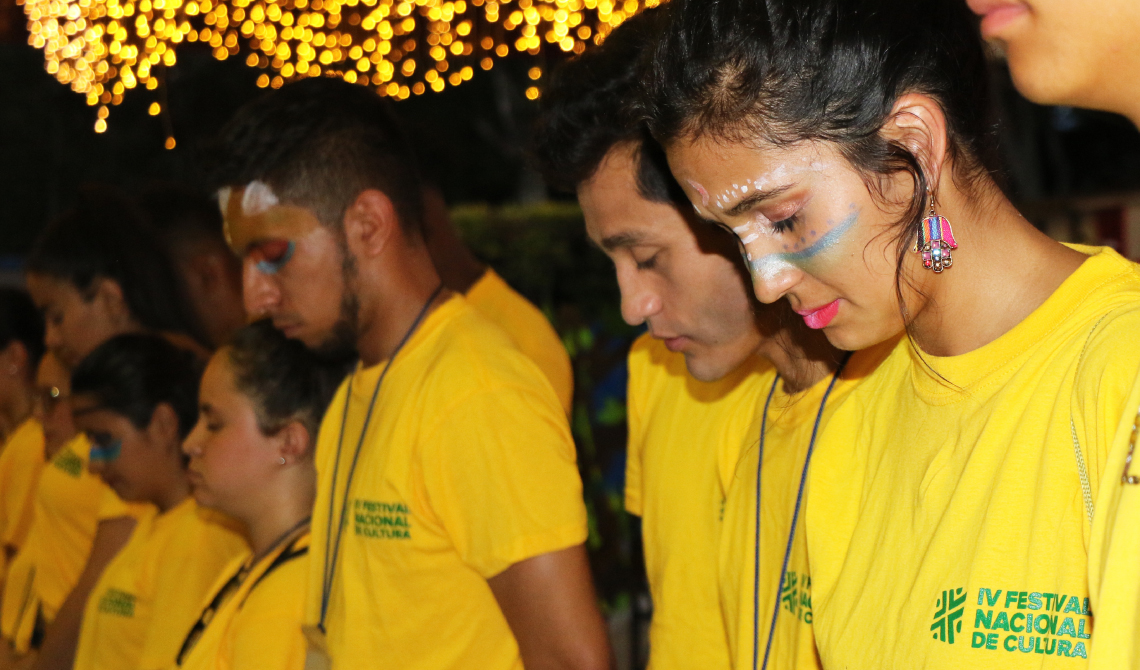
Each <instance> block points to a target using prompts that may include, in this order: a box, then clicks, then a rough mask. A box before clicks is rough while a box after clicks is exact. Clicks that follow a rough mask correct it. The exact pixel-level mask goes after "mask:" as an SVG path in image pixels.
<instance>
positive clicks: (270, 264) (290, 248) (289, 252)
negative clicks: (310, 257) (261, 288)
mask: <svg viewBox="0 0 1140 670" xmlns="http://www.w3.org/2000/svg"><path fill="white" fill-rule="evenodd" d="M296 250H297V243H296V242H294V241H293V240H289V244H288V245H287V246H286V247H285V253H284V254H282V255H281V258H279V259H277V260H275V261H266V260H263V261H257V269H258V270H260V271H262V272H264V273H265V274H267V275H275V274H277V273H278V271H280V270H281V268H283V267H285V264H286V263H288V262H289V259H290V258H292V257H293V252H294V251H296Z"/></svg>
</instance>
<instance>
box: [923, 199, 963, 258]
mask: <svg viewBox="0 0 1140 670" xmlns="http://www.w3.org/2000/svg"><path fill="white" fill-rule="evenodd" d="M934 205H935V200H934V194H933V193H931V194H930V216H927V217H926V218H925V219H923V220H922V225H921V226H920V227H919V229H918V241H917V242H915V244H914V251H915V252H917V253H920V254H922V266H923V267H925V268H926V269H928V270H934V271H935V272H942V271H943V270H945V269H946V268H948V267H950V266H951V265H953V264H954V259H953V257H951V256H950V251H951V250H953V249H957V248H958V243H957V242H955V241H954V231H953V229H951V228H950V222H949V221H948V220H947V219H946V217H944V216H938V214H936V213H935V211H934Z"/></svg>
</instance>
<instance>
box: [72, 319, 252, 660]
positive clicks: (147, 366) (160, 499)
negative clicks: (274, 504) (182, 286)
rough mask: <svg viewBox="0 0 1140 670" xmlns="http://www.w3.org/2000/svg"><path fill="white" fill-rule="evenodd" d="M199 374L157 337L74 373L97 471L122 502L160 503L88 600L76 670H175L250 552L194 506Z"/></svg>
mask: <svg viewBox="0 0 1140 670" xmlns="http://www.w3.org/2000/svg"><path fill="white" fill-rule="evenodd" d="M200 376H201V365H200V364H199V362H198V360H197V358H196V357H195V356H194V354H192V353H190V352H187V351H185V350H182V349H179V348H178V347H175V346H174V345H172V344H170V343H169V342H168V341H167V340H166V339H164V338H162V337H159V336H155V335H119V336H116V337H113V338H111V339H110V340H108V341H107V342H104V343H103V344H101V345H100V346H99V347H97V348H96V349H95V350H94V351H93V352H92V353H91V354H89V355H88V356H87V358H85V359H84V360H83V362H82V363H80V364H79V366H78V367H77V368H76V369H75V371H74V372H73V373H72V384H71V385H72V389H71V392H72V397H71V405H72V412H73V416H74V418H75V424H76V427H77V428H78V429H79V430H81V431H83V432H84V433H86V435H87V437H88V439H89V440H90V441H91V451H90V457H89V458H90V460H89V468H90V470H91V471H92V472H94V473H96V474H98V475H99V476H100V477H101V478H102V479H103V480H104V481H105V482H106V483H107V485H108V486H110V487H111V488H112V489H114V490H115V492H116V493H117V494H118V495H119V496H120V497H121V498H122V499H123V500H125V501H128V502H133V503H148V504H149V505H152V506H153V508H152V511H151V513H149V514H147V515H145V516H143V518H141V519H140V520H139V523H138V525H137V526H136V528H135V530H134V532H133V533H132V534H131V538H130V539H129V540H128V541H127V544H126V545H125V546H124V547H123V549H122V550H121V551H120V552H119V553H118V555H117V556H115V558H114V559H112V560H111V562H110V563H108V564H107V567H106V569H104V570H103V573H102V575H101V576H100V578H99V581H98V582H97V583H96V585H95V588H94V589H93V590H92V591H91V595H90V597H89V598H88V600H87V607H86V609H85V610H84V613H83V623H82V627H81V629H80V634H79V639H78V644H77V648H76V651H75V664H74V667H75V668H76V669H77V670H104V669H106V670H111V669H113V668H140V667H141V668H160V667H168V666H170V665H171V664H173V662H174V659H175V655H176V654H177V653H178V650H179V648H180V646H181V642H182V637H183V635H185V631H186V630H188V629H189V627H190V626H191V625H192V624H193V622H194V620H195V618H196V617H197V615H198V612H199V609H200V606H201V602H202V600H203V599H204V598H205V596H206V595H207V592H208V591H209V589H210V588H211V587H212V586H213V583H214V581H215V580H216V579H217V578H218V576H219V575H220V574H221V571H222V569H223V568H224V567H225V565H226V564H228V563H229V561H230V560H232V559H234V558H235V557H238V556H240V555H242V554H244V553H245V552H246V551H247V549H246V547H245V543H244V542H243V541H242V539H241V537H240V535H238V534H237V533H236V532H234V531H233V530H231V529H230V525H231V524H228V523H220V522H219V518H215V517H213V515H212V513H207V512H206V511H205V510H203V509H201V508H199V507H198V505H197V503H196V502H195V501H194V499H193V498H191V497H190V492H191V486H190V481H189V477H188V475H187V471H186V459H185V458H184V457H183V455H182V441H183V440H184V439H185V437H186V436H187V435H188V434H189V432H190V429H191V428H192V427H193V426H194V424H195V422H196V421H197V415H198V409H197V397H196V396H197V386H198V380H199V377H200Z"/></svg>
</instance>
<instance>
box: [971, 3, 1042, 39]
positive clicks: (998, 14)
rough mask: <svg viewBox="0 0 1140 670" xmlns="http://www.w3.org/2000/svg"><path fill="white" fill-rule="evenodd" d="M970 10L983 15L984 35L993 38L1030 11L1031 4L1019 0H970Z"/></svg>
mask: <svg viewBox="0 0 1140 670" xmlns="http://www.w3.org/2000/svg"><path fill="white" fill-rule="evenodd" d="M967 4H968V5H969V6H970V10H971V11H973V12H974V13H975V14H977V15H978V16H980V17H982V26H981V28H982V37H984V38H986V39H993V38H997V37H999V36H1000V33H1001V32H1002V31H1003V29H1005V28H1006V27H1007V26H1009V24H1011V23H1013V22H1014V21H1016V20H1018V19H1019V18H1021V17H1022V16H1025V15H1027V14H1028V13H1029V5H1027V4H1025V3H1024V2H1018V1H1017V0H968V2H967Z"/></svg>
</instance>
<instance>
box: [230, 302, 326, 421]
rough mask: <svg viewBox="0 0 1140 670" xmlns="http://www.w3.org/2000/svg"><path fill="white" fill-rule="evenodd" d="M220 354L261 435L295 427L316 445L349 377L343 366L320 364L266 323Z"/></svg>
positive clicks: (251, 327)
mask: <svg viewBox="0 0 1140 670" xmlns="http://www.w3.org/2000/svg"><path fill="white" fill-rule="evenodd" d="M223 351H224V352H225V355H226V357H227V360H228V361H229V363H230V365H231V366H232V369H233V374H234V384H235V386H236V387H237V390H238V391H239V392H240V393H242V394H243V395H245V396H246V397H248V398H249V399H250V400H251V401H252V403H253V406H254V412H255V414H257V426H258V428H260V429H261V432H262V433H263V434H265V435H272V434H274V433H276V432H277V431H279V430H281V429H282V428H283V427H285V425H286V424H288V423H289V422H291V421H299V422H300V423H301V425H303V426H304V427H305V430H307V431H309V436H310V437H311V438H312V439H313V440H315V439H316V436H317V429H318V428H319V427H320V424H321V418H322V417H323V416H324V413H325V410H326V409H327V408H328V406H329V402H331V401H332V397H333V394H334V393H335V392H336V388H337V386H338V385H339V384H340V382H341V380H343V379H344V376H345V375H346V374H347V373H348V365H347V364H346V363H329V362H326V361H323V360H322V359H320V358H318V357H317V355H316V354H314V353H313V352H311V351H309V350H308V349H307V348H306V347H305V345H303V344H301V343H300V342H298V341H296V340H291V339H289V338H287V337H285V335H284V334H282V333H281V331H279V330H277V329H276V328H274V327H273V324H272V322H270V321H269V320H263V321H258V322H257V323H254V324H251V325H249V326H246V327H244V328H242V329H241V330H239V331H238V332H237V333H235V334H234V336H233V339H231V340H230V342H229V344H227V345H226V346H225V347H224V348H223Z"/></svg>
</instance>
